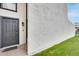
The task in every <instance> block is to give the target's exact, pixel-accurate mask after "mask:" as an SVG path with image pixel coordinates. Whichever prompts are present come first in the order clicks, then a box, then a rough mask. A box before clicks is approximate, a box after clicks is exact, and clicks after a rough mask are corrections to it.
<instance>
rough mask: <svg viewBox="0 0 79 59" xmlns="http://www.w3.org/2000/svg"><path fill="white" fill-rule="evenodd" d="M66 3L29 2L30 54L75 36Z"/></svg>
mask: <svg viewBox="0 0 79 59" xmlns="http://www.w3.org/2000/svg"><path fill="white" fill-rule="evenodd" d="M74 31H75V29H74V26H73V25H72V24H71V23H70V22H69V21H68V17H67V7H66V4H64V3H63V4H61V3H59V4H57V3H55V4H54V3H50V4H46V3H44V4H42V3H37V4H31V3H29V4H28V54H29V55H33V54H35V53H37V52H40V51H42V50H44V49H46V48H48V47H51V46H53V45H55V44H57V43H60V42H61V41H64V40H66V39H68V38H70V37H72V36H74Z"/></svg>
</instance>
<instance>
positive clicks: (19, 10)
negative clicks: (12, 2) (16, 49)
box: [0, 3, 26, 45]
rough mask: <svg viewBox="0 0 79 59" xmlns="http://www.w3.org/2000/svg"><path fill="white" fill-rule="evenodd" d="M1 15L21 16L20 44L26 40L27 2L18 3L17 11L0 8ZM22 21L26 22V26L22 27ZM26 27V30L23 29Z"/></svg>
mask: <svg viewBox="0 0 79 59" xmlns="http://www.w3.org/2000/svg"><path fill="white" fill-rule="evenodd" d="M0 16H6V17H12V18H19V33H20V34H19V41H20V45H21V44H24V43H25V42H26V4H23V3H19V4H17V12H12V11H8V10H4V9H0ZM21 22H25V26H24V27H22V24H21ZM23 29H24V31H22V30H23Z"/></svg>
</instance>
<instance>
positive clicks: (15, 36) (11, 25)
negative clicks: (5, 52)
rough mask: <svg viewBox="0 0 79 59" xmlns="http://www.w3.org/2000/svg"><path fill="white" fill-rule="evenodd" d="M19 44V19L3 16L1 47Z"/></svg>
mask: <svg viewBox="0 0 79 59" xmlns="http://www.w3.org/2000/svg"><path fill="white" fill-rule="evenodd" d="M15 44H19V21H18V20H17V19H11V18H10V19H9V18H3V20H2V47H6V46H10V45H15Z"/></svg>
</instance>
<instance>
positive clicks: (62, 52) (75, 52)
mask: <svg viewBox="0 0 79 59" xmlns="http://www.w3.org/2000/svg"><path fill="white" fill-rule="evenodd" d="M34 56H79V36H74V37H72V38H70V39H68V40H65V41H63V42H61V43H59V44H57V45H55V46H52V47H50V48H48V49H46V50H44V51H41V52H39V53H37V54H35V55H34Z"/></svg>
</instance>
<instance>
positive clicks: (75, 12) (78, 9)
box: [67, 3, 79, 24]
mask: <svg viewBox="0 0 79 59" xmlns="http://www.w3.org/2000/svg"><path fill="white" fill-rule="evenodd" d="M67 7H68V19H69V20H70V21H71V22H72V23H73V24H74V23H75V22H79V4H78V3H68V4H67Z"/></svg>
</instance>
